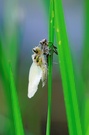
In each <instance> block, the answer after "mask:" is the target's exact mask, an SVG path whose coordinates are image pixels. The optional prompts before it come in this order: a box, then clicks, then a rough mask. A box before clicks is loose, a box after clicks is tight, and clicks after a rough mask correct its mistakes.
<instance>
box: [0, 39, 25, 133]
mask: <svg viewBox="0 0 89 135" xmlns="http://www.w3.org/2000/svg"><path fill="white" fill-rule="evenodd" d="M0 75H1V78H2V82H3V85H4V89H5V95H6V98H7V104H8V110H9V117H10V120H11V122H10V123H11V124H10V126H11V127H10V132H9V134H10V135H12V134H13V135H20V134H21V135H24V132H23V127H22V122H21V116H20V109H19V105H18V99H17V98H18V97H17V95H16V89H15V85H14V80H13V76H12V73H11V69H10V67H9V64H8V62H7V59H6V57H5V54H4V51H3V48H2V42H1V40H0Z"/></svg>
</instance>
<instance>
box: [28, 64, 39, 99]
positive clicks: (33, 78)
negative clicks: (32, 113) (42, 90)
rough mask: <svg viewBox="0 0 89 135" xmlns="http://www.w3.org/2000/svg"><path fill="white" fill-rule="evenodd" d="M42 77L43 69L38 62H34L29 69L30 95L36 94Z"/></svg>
mask: <svg viewBox="0 0 89 135" xmlns="http://www.w3.org/2000/svg"><path fill="white" fill-rule="evenodd" d="M41 78H42V70H41V68H40V67H39V66H37V65H36V63H34V62H33V63H32V65H31V68H30V71H29V84H28V97H29V98H31V97H33V96H34V94H35V93H36V91H37V89H38V84H39V82H40V80H41Z"/></svg>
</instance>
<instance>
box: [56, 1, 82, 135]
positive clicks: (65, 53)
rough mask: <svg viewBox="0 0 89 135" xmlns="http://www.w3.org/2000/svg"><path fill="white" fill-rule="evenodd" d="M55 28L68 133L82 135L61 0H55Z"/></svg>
mask: <svg viewBox="0 0 89 135" xmlns="http://www.w3.org/2000/svg"><path fill="white" fill-rule="evenodd" d="M55 29H56V37H57V44H58V53H59V59H60V60H59V63H60V70H61V76H62V83H63V91H64V99H65V105H66V112H67V119H68V127H69V133H70V135H75V134H76V135H82V129H81V121H80V113H79V107H78V100H77V94H76V84H75V79H74V72H73V65H72V60H71V54H70V49H69V44H68V38H67V33H66V27H65V22H64V14H63V9H62V2H61V0H59V1H58V0H55Z"/></svg>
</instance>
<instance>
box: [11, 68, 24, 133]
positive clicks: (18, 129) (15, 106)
mask: <svg viewBox="0 0 89 135" xmlns="http://www.w3.org/2000/svg"><path fill="white" fill-rule="evenodd" d="M9 76H10V94H11V102H12V113H13V121H14V128H15V135H24V131H23V125H22V119H21V114H20V107H19V103H18V96H17V92H16V88H15V83H14V78H13V74H12V70H11V66H10V65H9Z"/></svg>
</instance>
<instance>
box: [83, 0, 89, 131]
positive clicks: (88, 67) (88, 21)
mask: <svg viewBox="0 0 89 135" xmlns="http://www.w3.org/2000/svg"><path fill="white" fill-rule="evenodd" d="M84 11H85V14H84V15H85V16H84V17H85V18H84V23H85V24H84V30H85V31H84V44H83V50H82V76H83V81H84V84H85V107H84V131H85V133H86V130H87V128H88V125H89V96H88V93H89V0H85V1H84Z"/></svg>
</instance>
